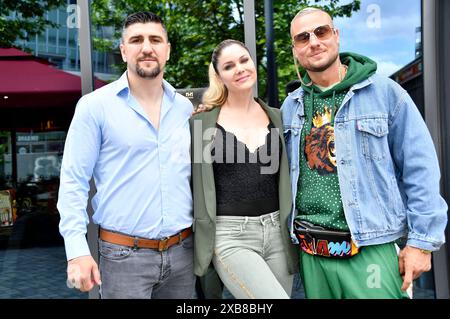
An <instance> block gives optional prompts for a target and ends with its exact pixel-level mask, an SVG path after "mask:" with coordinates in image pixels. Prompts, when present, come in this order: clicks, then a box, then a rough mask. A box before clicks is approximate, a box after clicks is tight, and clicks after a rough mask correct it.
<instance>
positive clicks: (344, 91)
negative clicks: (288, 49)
mask: <svg viewBox="0 0 450 319" xmlns="http://www.w3.org/2000/svg"><path fill="white" fill-rule="evenodd" d="M291 37H292V41H293V54H294V61H295V62H297V61H298V62H299V63H300V65H301V66H302V67H303V68H304V69H305V70H306V73H305V75H304V76H303V77H301V76H300V74H299V78H300V79H301V80H302V85H301V87H300V88H298V89H297V90H295V91H294V92H292V93H291V94H290V95H289V96H288V97H287V98H286V100H285V101H284V103H283V106H282V114H283V123H284V134H285V139H286V146H287V150H288V157H289V162H290V169H291V184H292V193H293V198H294V205H293V210H292V216H291V217H292V218H291V222H292V223H291V225H290V226H291V227H290V231H291V237H292V240H293V241H294V242H295V243H301V246H302V249H303V250H302V252H301V256H300V261H301V274H302V279H303V282H304V286H305V293H306V297H307V298H403V297H408V294H407V293H406V291H407V289H408V288H409V287H410V286H411V283H412V280H413V279H416V278H418V277H419V276H420V275H421V273H422V272H424V271H429V270H430V268H431V252H432V251H436V250H438V249H439V247H440V246H441V245H442V244H443V243H444V241H445V236H444V230H445V227H446V224H447V205H446V203H445V201H444V200H443V199H442V197H441V196H440V194H439V179H440V171H439V166H438V160H437V156H436V152H435V149H434V146H433V141H432V139H431V136H430V134H429V132H428V129H427V127H426V125H425V123H424V121H423V120H422V117H421V115H420V113H419V112H418V110H417V108H416V106H415V105H414V103H413V101H412V100H411V98H410V97H409V95H408V94H407V92H406V91H405V90H403V89H402V88H401V87H400V86H399V85H398V84H396V83H395V82H393V81H392V80H390V79H388V78H384V77H381V76H379V75H377V74H375V72H376V63H375V62H373V61H372V60H370V59H369V58H367V57H364V56H361V55H357V54H353V53H341V54H339V31H338V30H337V29H335V28H334V26H333V21H332V19H331V17H330V16H329V15H328V14H327V13H326V12H324V11H322V10H319V9H313V8H307V9H304V10H302V11H300V12H299V13H298V14H297V15H296V16H295V17H294V19H293V20H292V22H291ZM294 220H296V221H298V220H301V221H306V222H308V223H310V224H313V225H314V226H319V227H321V229H324V230H327V231H331V232H332V233H333V234H337V235H339V236H340V235H342V234H348V235H349V236H348V238H349V240H348V242H347V243H348V245H344V244H343V245H336V244H337V243H338V242H337V241H336V242H333V241H332V240H329V241H326V242H325V243H326V244H327V245H325V246H323V245H322V246H321V245H320V241H321V240H320V234H319V237H318V238H315V239H314V240H313V241H309V242H306V241H305V242H303V241H302V240H301V241H300V242H299V240H298V238H300V237H297V236H296V235H295V234H294V227H293V225H294ZM314 226H313V227H314ZM316 228H317V227H316ZM322 233H323V232H322ZM297 235H298V234H297ZM339 236H338V237H336V238H339ZM300 239H302V238H300ZM399 239H406V245H404V248H403V249H402V250H401V251H400V252H399V254H397V252H398V250H397V248H398V246H397V245H396V242H397V241H398V240H399ZM305 243H306V244H305ZM322 243H323V241H322ZM339 244H340V243H339ZM319 246H320V249H319ZM343 257H346V258H343Z"/></svg>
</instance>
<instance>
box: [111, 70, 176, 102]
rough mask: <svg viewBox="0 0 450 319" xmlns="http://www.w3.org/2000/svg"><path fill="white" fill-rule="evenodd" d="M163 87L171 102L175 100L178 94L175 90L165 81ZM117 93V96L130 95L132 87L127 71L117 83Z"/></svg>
mask: <svg viewBox="0 0 450 319" xmlns="http://www.w3.org/2000/svg"><path fill="white" fill-rule="evenodd" d="M162 86H163V89H164V94H166V95H167V96H168V97H169V98H170V99H171V100H173V99H174V98H175V94H176V93H177V91H176V90H175V88H174V87H173V86H172V85H171V84H170V83H169V82H167V81H166V80H164V79H163V81H162ZM115 93H116V95H122V94H127V95H128V94H129V93H130V86H129V83H128V77H127V71H125V72H124V73H123V74H122V75H121V76H120V78H119V79H118V80H117V81H116V86H115Z"/></svg>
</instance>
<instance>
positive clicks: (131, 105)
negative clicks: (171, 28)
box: [58, 12, 194, 298]
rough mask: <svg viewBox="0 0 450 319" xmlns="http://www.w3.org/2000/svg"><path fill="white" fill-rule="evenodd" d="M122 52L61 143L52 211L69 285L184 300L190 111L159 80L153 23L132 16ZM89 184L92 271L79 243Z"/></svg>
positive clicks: (190, 280)
mask: <svg viewBox="0 0 450 319" xmlns="http://www.w3.org/2000/svg"><path fill="white" fill-rule="evenodd" d="M120 49H121V54H122V58H123V60H124V62H126V63H127V71H126V72H125V73H124V74H123V75H122V76H121V78H120V79H119V80H117V81H115V82H113V83H111V84H109V85H107V86H105V87H103V88H101V89H98V90H96V91H95V92H93V93H91V94H88V95H86V96H84V97H82V98H81V99H80V101H79V103H78V105H77V107H76V111H75V115H74V118H73V120H72V123H71V126H70V129H69V133H68V136H67V140H66V145H65V150H64V158H63V163H62V167H61V185H60V189H59V201H58V210H59V212H60V214H61V223H60V232H61V234H62V236H63V237H64V241H65V247H66V254H67V260H68V269H67V272H68V281H69V282H70V283H72V285H74V286H75V287H77V288H78V289H80V290H81V291H89V290H91V289H92V288H93V287H94V285H95V284H97V285H101V289H100V293H101V296H102V298H191V297H192V293H193V291H194V274H193V245H192V236H191V225H192V194H191V188H190V178H191V166H190V153H189V149H190V133H189V124H188V119H189V117H190V115H191V113H192V104H191V102H189V100H188V99H186V98H184V97H182V96H181V95H179V94H177V93H176V92H175V89H174V88H173V87H172V86H171V85H170V84H169V83H167V82H166V81H164V80H163V70H164V66H165V64H166V61H167V60H168V59H169V56H170V43H169V42H168V37H167V32H166V30H165V27H164V25H163V22H162V20H161V19H160V18H159V17H158V16H157V15H155V14H153V13H150V12H138V13H135V14H132V15H130V16H129V17H128V18H127V19H126V21H125V23H124V29H123V35H122V43H121V45H120ZM92 176H93V177H94V180H95V183H96V187H97V194H96V195H95V197H94V198H93V201H92V205H93V208H94V211H95V214H94V215H93V221H94V222H95V223H96V224H98V225H99V227H100V239H99V252H100V261H99V268H100V271H99V268H98V267H97V264H96V263H95V261H94V259H93V258H92V257H91V253H90V251H89V247H88V244H87V241H86V230H87V225H88V223H89V218H88V215H87V213H86V204H87V199H88V191H89V180H90V179H91V177H92ZM100 275H101V276H100ZM100 277H101V279H100Z"/></svg>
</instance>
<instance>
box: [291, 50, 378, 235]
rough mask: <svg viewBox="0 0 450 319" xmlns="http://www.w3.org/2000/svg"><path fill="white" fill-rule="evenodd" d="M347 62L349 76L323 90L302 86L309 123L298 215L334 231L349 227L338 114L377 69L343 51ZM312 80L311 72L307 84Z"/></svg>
mask: <svg viewBox="0 0 450 319" xmlns="http://www.w3.org/2000/svg"><path fill="white" fill-rule="evenodd" d="M340 58H341V62H342V64H345V65H347V67H348V69H347V74H346V76H345V78H344V79H343V80H342V81H341V82H340V83H338V84H336V85H334V86H333V87H331V88H328V89H326V90H325V91H322V89H321V88H319V87H317V86H316V85H312V86H305V85H302V87H303V89H304V91H305V95H304V97H303V104H304V106H305V114H306V119H305V125H304V127H303V130H302V138H301V142H300V143H301V145H300V178H299V180H298V188H297V189H298V191H297V197H296V206H297V208H298V212H299V214H298V217H297V218H299V219H301V220H307V221H309V222H311V223H313V224H315V225H319V226H322V227H325V228H327V229H333V230H343V231H344V230H348V225H347V222H346V221H345V216H344V209H343V206H342V200H341V193H340V190H339V180H338V176H337V167H336V154H335V148H334V117H335V114H336V112H337V110H338V109H339V107H340V106H341V104H342V102H343V100H344V97H345V95H346V94H347V92H348V90H349V89H350V87H352V86H353V85H355V84H357V83H359V82H362V81H364V80H366V79H367V78H368V77H370V76H371V75H372V74H374V73H375V72H376V69H377V65H376V63H375V62H374V61H372V60H371V59H369V58H367V57H364V56H362V55H358V54H354V53H341V54H340ZM310 81H311V79H310V78H309V76H308V74H307V73H306V75H305V76H304V77H303V82H304V83H309V82H310Z"/></svg>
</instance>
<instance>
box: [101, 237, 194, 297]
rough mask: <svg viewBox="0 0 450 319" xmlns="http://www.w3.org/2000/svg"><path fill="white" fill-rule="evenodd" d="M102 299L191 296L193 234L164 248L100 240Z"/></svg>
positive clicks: (192, 285) (192, 290)
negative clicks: (129, 245)
mask: <svg viewBox="0 0 450 319" xmlns="http://www.w3.org/2000/svg"><path fill="white" fill-rule="evenodd" d="M99 252H100V275H101V280H102V286H101V287H100V295H101V298H103V299H150V298H152V299H173V298H176V299H188V298H193V294H194V286H195V276H194V268H193V261H194V257H193V256H194V255H193V236H192V235H190V236H188V237H187V238H186V239H185V240H183V241H182V242H181V243H180V244H175V245H173V246H171V247H170V248H169V249H168V250H166V251H161V252H160V251H158V250H157V249H146V248H139V249H136V250H133V248H130V247H127V246H120V245H115V244H111V243H108V242H105V241H102V240H101V239H99Z"/></svg>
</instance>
